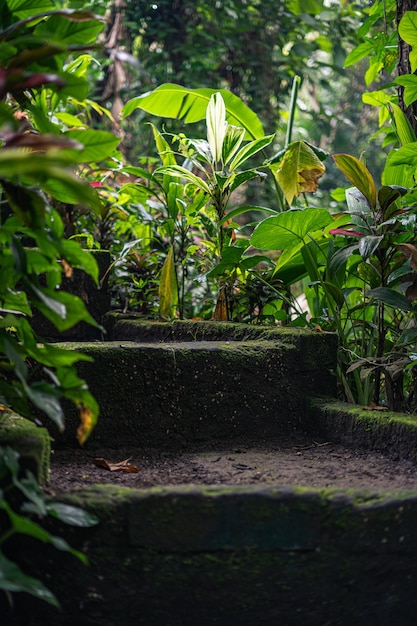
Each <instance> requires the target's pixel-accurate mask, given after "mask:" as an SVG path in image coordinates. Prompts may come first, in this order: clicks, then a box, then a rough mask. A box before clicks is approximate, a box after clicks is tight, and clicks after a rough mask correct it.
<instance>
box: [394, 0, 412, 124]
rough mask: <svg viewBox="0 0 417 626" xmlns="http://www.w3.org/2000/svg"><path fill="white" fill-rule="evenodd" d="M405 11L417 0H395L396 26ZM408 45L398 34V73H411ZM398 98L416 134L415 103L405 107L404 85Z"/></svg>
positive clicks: (399, 89)
mask: <svg viewBox="0 0 417 626" xmlns="http://www.w3.org/2000/svg"><path fill="white" fill-rule="evenodd" d="M406 11H417V0H397V16H396V20H397V28H398V24H399V23H400V20H401V18H402V16H403V15H404V13H405V12H406ZM409 57H410V46H409V45H408V44H407V43H406V42H405V41H403V39H401V37H400V36H399V35H398V64H397V70H398V75H399V76H401V75H402V74H411V66H410V58H409ZM398 100H399V105H400V107H401V109H402V110H403V111H404V113H405V114H406V116H407V119H408V121H409V122H410V124H411V126H412V128H413V130H414V132H415V133H416V134H417V119H416V118H417V103H416V102H415V103H413V104H412V105H411V106H409V107H407V106H406V105H405V103H404V87H401V86H399V87H398Z"/></svg>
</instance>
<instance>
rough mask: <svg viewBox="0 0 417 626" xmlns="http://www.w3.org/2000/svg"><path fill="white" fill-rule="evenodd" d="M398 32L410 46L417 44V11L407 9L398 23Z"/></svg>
mask: <svg viewBox="0 0 417 626" xmlns="http://www.w3.org/2000/svg"><path fill="white" fill-rule="evenodd" d="M398 34H399V35H400V37H401V39H404V41H405V42H406V43H408V44H409V45H410V46H417V11H406V13H404V15H403V17H402V18H401V21H400V23H399V24H398Z"/></svg>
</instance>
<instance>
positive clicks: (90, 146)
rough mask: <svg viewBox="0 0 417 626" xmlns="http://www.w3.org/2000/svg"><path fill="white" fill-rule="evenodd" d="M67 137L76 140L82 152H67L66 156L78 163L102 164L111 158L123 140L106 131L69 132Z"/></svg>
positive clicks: (65, 152)
mask: <svg viewBox="0 0 417 626" xmlns="http://www.w3.org/2000/svg"><path fill="white" fill-rule="evenodd" d="M65 137H69V138H70V139H74V140H75V141H77V142H78V143H79V144H81V145H82V146H83V149H82V150H65V151H64V154H65V155H67V156H68V157H69V158H71V160H73V161H75V162H76V163H91V162H94V163H95V162H100V161H104V160H105V159H107V158H108V157H109V156H111V155H112V154H113V153H114V151H115V150H116V148H117V146H118V145H119V143H120V141H121V139H120V137H116V136H115V135H113V134H112V133H108V132H107V131H105V130H69V131H68V132H66V133H65Z"/></svg>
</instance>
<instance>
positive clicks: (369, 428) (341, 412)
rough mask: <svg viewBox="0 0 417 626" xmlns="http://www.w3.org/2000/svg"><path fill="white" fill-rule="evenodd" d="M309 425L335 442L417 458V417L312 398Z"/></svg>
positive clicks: (311, 428) (415, 459)
mask: <svg viewBox="0 0 417 626" xmlns="http://www.w3.org/2000/svg"><path fill="white" fill-rule="evenodd" d="M309 415H310V418H309V420H308V421H307V422H306V427H307V428H309V429H310V430H311V432H315V433H317V432H318V433H321V434H322V435H323V436H325V437H328V438H329V439H331V441H334V442H336V443H343V444H345V445H349V446H357V447H363V448H372V449H373V450H380V451H383V452H385V453H388V454H393V455H395V456H397V457H401V458H403V459H409V460H411V461H417V416H416V415H407V414H404V413H394V412H390V411H372V410H365V409H364V408H363V407H360V406H354V405H351V404H347V403H344V402H339V401H336V400H333V399H329V400H322V399H317V400H313V401H312V403H311V411H309Z"/></svg>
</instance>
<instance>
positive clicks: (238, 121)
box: [122, 83, 265, 139]
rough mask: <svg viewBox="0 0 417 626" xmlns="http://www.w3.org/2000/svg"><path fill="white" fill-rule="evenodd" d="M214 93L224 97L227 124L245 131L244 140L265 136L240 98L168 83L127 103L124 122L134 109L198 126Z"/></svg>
mask: <svg viewBox="0 0 417 626" xmlns="http://www.w3.org/2000/svg"><path fill="white" fill-rule="evenodd" d="M216 92H219V93H220V94H221V95H222V97H223V100H224V103H225V106H226V117H227V120H228V122H229V123H230V124H233V125H235V126H240V127H241V128H244V129H245V131H246V138H247V139H259V138H260V137H263V136H264V134H265V133H264V129H263V127H262V123H261V121H260V120H259V118H258V116H257V115H256V114H255V113H254V112H253V111H251V110H250V109H249V108H248V107H247V106H246V104H244V102H242V100H241V99H240V98H238V97H237V96H235V95H234V94H232V93H231V92H230V91H227V90H225V89H220V90H219V89H187V88H186V87H182V86H181V85H175V84H171V83H167V84H164V85H160V86H159V87H157V88H156V89H154V90H153V91H149V92H147V93H145V94H143V95H141V96H137V97H136V98H132V100H129V102H127V103H126V104H125V106H124V107H123V109H122V117H123V118H126V117H128V116H129V115H131V114H132V113H133V112H134V111H135V110H136V109H142V110H143V111H146V112H147V113H150V114H151V115H158V116H160V117H170V118H176V119H179V120H184V122H187V123H191V122H199V121H200V120H203V119H205V117H206V109H207V105H208V103H209V101H210V97H211V96H212V94H214V93H216Z"/></svg>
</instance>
